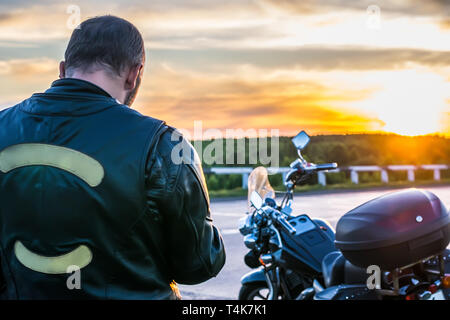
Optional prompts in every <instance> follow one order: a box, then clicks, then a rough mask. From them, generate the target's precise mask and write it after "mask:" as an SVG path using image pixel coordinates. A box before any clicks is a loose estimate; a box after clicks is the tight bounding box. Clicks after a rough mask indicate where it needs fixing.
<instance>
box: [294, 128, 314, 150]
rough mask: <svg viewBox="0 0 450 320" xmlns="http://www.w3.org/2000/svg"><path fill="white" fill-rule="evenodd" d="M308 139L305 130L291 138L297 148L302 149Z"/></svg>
mask: <svg viewBox="0 0 450 320" xmlns="http://www.w3.org/2000/svg"><path fill="white" fill-rule="evenodd" d="M309 140H310V138H309V136H308V134H307V133H306V132H305V131H302V132H300V133H299V134H297V135H296V136H295V137H294V138H292V143H293V144H294V146H295V147H296V148H297V149H298V150H303V149H304V148H305V147H306V146H307V145H308V143H309Z"/></svg>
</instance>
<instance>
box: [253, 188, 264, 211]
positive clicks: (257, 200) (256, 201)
mask: <svg viewBox="0 0 450 320" xmlns="http://www.w3.org/2000/svg"><path fill="white" fill-rule="evenodd" d="M250 202H251V204H252V205H253V206H254V207H255V208H256V209H261V207H262V205H263V202H264V201H263V199H262V198H261V196H260V195H259V194H258V192H256V191H253V192H252V195H251V196H250Z"/></svg>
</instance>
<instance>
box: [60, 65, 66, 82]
mask: <svg viewBox="0 0 450 320" xmlns="http://www.w3.org/2000/svg"><path fill="white" fill-rule="evenodd" d="M65 77H66V64H65V62H64V61H61V62H60V63H59V78H60V79H64V78H65Z"/></svg>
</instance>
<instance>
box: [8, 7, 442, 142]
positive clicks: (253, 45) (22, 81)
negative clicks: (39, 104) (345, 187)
mask: <svg viewBox="0 0 450 320" xmlns="http://www.w3.org/2000/svg"><path fill="white" fill-rule="evenodd" d="M70 5H76V6H78V8H79V9H80V18H81V20H85V19H87V18H90V17H93V16H97V15H103V14H113V15H117V16H120V17H123V18H125V19H128V20H130V21H131V22H132V23H133V24H135V25H136V26H137V27H138V28H139V29H140V30H141V32H142V34H143V36H144V39H145V43H146V50H147V59H148V63H147V65H146V69H145V73H144V81H143V84H142V87H141V90H140V95H139V97H138V99H137V100H136V102H135V104H134V105H133V107H134V108H136V109H138V110H139V111H140V112H142V113H144V114H146V115H150V116H154V117H157V118H161V119H164V120H166V121H167V122H168V123H169V124H170V125H173V126H175V127H179V128H185V129H192V127H193V125H194V121H197V120H202V121H203V128H204V129H208V128H218V129H220V130H225V129H227V128H230V129H237V128H242V129H249V128H254V129H259V128H264V129H272V128H273V129H279V130H280V132H281V134H294V133H296V132H297V131H299V130H300V129H305V130H307V131H308V132H309V133H311V134H327V133H355V132H378V131H383V132H394V133H399V134H406V135H418V134H429V133H440V134H444V135H447V136H450V0H427V1H419V0H385V1H374V0H371V1H364V0H362V1H353V0H316V1H313V0H222V1H219V0H158V1H153V0H152V1H137V0H119V1H112V0H108V1H106V0H96V1H76V0H73V1H68V2H65V1H51V0H41V1H25V0H0V109H2V108H5V107H8V106H12V105H14V104H16V103H17V102H19V101H21V100H23V99H25V98H27V97H29V96H30V95H31V94H32V93H33V92H40V91H44V90H45V89H46V88H47V87H48V86H49V85H50V83H51V82H52V81H53V80H56V79H57V76H58V63H59V61H60V60H62V59H63V55H64V50H65V47H66V45H67V42H68V39H69V37H70V34H71V32H72V30H71V27H73V26H74V21H76V15H74V11H71V9H72V7H70ZM374 5H375V6H374ZM378 8H379V10H380V11H379V12H378ZM378 13H379V15H378Z"/></svg>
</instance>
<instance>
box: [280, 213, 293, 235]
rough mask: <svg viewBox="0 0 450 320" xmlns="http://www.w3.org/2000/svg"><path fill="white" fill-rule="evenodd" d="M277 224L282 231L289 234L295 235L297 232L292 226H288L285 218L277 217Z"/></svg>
mask: <svg viewBox="0 0 450 320" xmlns="http://www.w3.org/2000/svg"><path fill="white" fill-rule="evenodd" d="M278 222H280V224H281V226H282V227H283V228H284V229H286V231H287V232H289V233H290V234H295V233H296V232H297V231H296V230H295V228H294V227H293V226H292V224H290V223H289V221H287V220H286V218H285V217H283V216H279V217H278Z"/></svg>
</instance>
